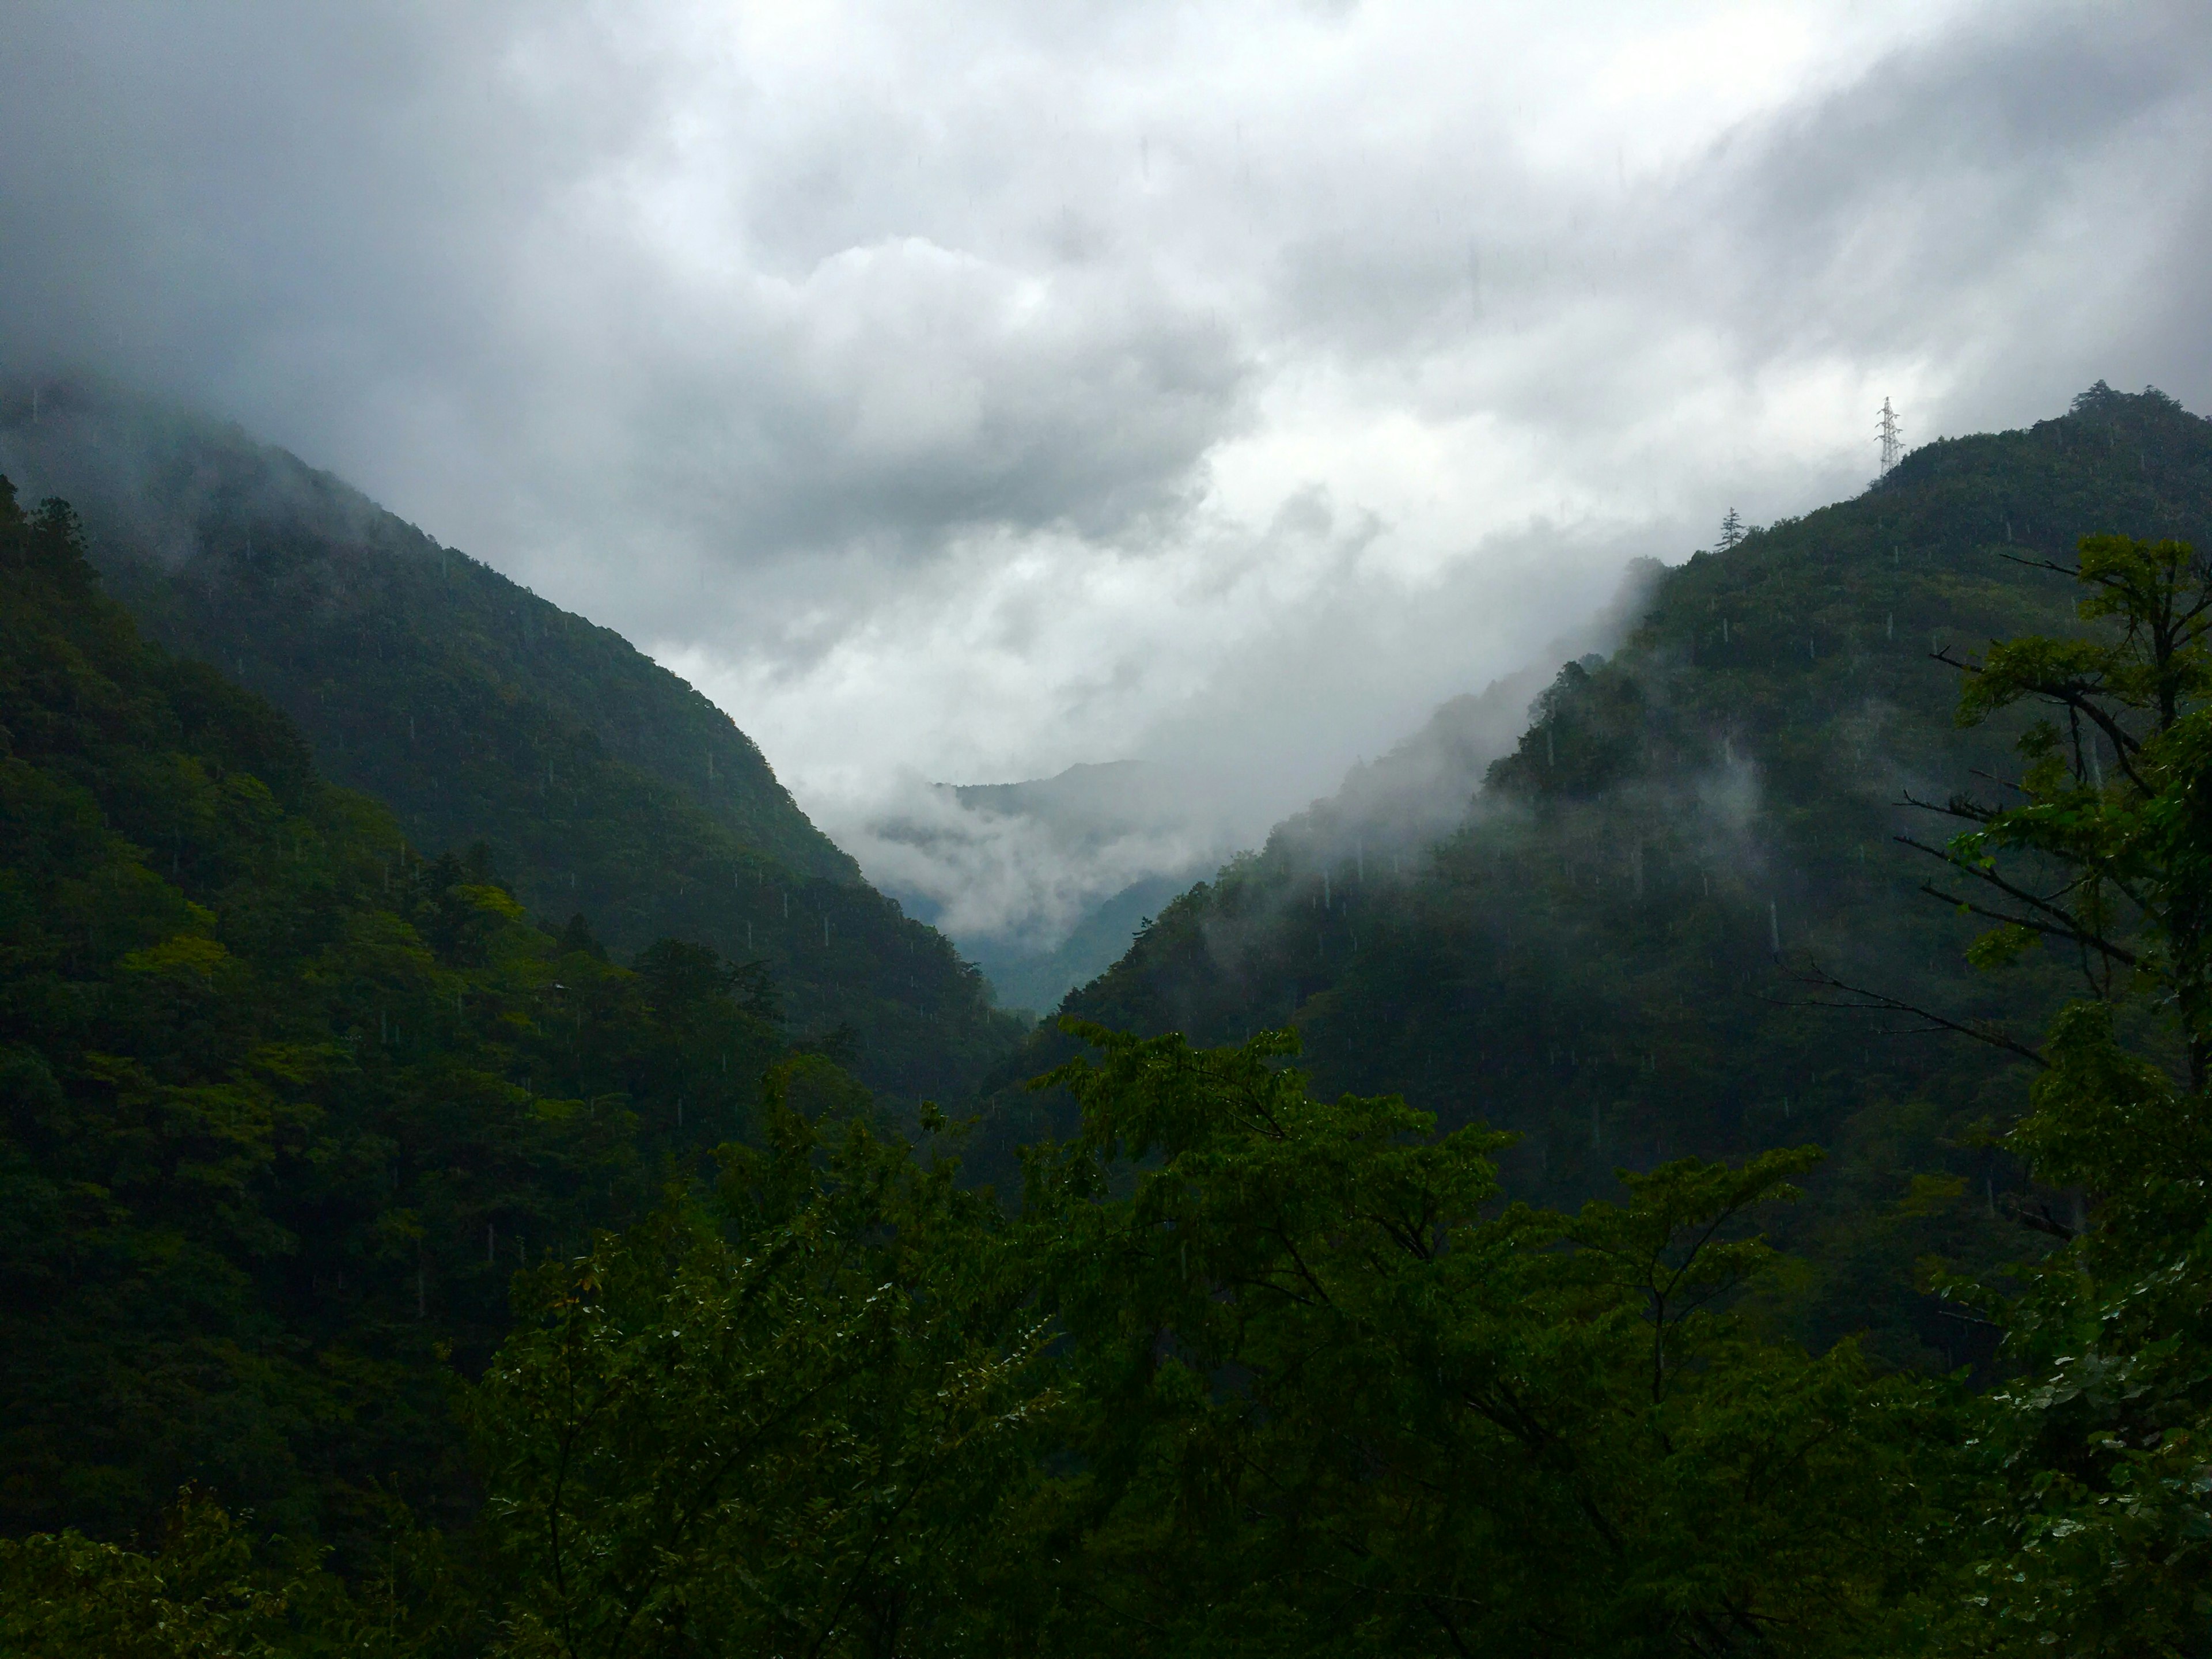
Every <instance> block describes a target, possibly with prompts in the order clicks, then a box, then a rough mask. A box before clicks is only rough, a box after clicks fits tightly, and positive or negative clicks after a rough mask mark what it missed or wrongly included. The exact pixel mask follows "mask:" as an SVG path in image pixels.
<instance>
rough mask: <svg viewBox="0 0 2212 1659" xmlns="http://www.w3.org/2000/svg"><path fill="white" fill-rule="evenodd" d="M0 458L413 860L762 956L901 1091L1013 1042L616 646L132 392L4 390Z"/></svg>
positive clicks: (122, 595)
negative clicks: (469, 859) (16, 393)
mask: <svg viewBox="0 0 2212 1659" xmlns="http://www.w3.org/2000/svg"><path fill="white" fill-rule="evenodd" d="M0 468H4V469H5V470H7V471H9V472H10V475H11V476H13V477H15V478H16V479H17V481H18V483H19V485H20V486H21V488H22V489H23V490H24V492H25V495H26V497H27V498H29V497H32V496H35V495H47V494H53V495H61V496H64V497H65V498H67V499H69V500H70V502H71V503H72V505H73V506H75V507H76V508H77V510H78V512H79V513H80V515H81V517H82V521H83V525H84V530H85V538H86V544H87V547H88V551H89V555H90V556H91V558H92V559H93V561H94V564H95V565H97V566H98V567H99V568H100V570H101V572H102V574H103V575H104V576H105V578H106V581H107V584H108V586H109V589H110V591H111V592H113V593H114V594H115V596H116V597H117V598H118V599H121V600H122V601H123V602H124V603H125V605H128V606H129V607H130V608H131V611H133V612H134V614H135V615H136V616H137V618H138V620H139V623H140V625H141V626H142V627H143V629H145V630H146V632H147V634H148V635H149V636H150V637H151V638H153V639H155V640H156V641H160V642H161V644H162V645H164V646H165V647H167V648H169V649H170V650H172V651H173V652H175V653H178V654H179V655H183V656H189V657H194V658H197V659H202V660H204V661H206V662H209V663H210V664H212V665H215V666H216V667H217V668H218V669H220V670H221V671H222V672H223V673H224V674H225V675H227V676H228V677H230V678H233V679H234V680H235V681H237V682H238V683H239V684H241V685H244V686H246V687H247V688H249V689H251V690H254V691H256V692H258V693H260V694H261V695H263V696H266V697H268V698H269V699H270V701H271V702H274V703H276V705H277V706H278V707H279V708H283V710H284V711H285V713H286V714H289V716H290V717H291V718H292V720H294V721H295V722H296V724H297V726H299V728H300V730H301V732H304V733H305V734H306V736H307V738H308V740H309V742H310V743H311V744H312V745H313V751H314V755H315V759H316V763H317V764H318V766H319V768H320V769H322V770H323V771H324V772H325V775H328V776H330V777H331V778H332V779H333V780H335V781H337V782H340V783H342V784H343V785H346V786H347V787H353V788H357V789H361V790H362V791H364V792H366V793H370V794H372V795H374V796H375V797H376V798H377V799H380V800H381V801H383V802H385V803H386V805H389V806H390V807H391V809H392V811H393V813H394V814H395V815H396V817H398V821H399V824H400V827H401V829H402V830H403V831H404V833H405V834H406V836H408V837H409V839H410V842H413V843H414V844H416V845H417V846H421V847H424V848H432V849H440V848H468V847H471V846H473V845H475V844H477V843H479V842H481V843H483V845H484V846H485V847H486V848H488V849H489V854H490V856H491V859H492V860H493V863H494V865H495V867H496V868H497V869H498V870H499V871H500V872H501V874H502V877H503V878H504V879H505V880H507V882H508V883H509V884H511V885H512V887H513V890H514V892H515V894H516V895H517V896H518V897H520V899H521V900H522V902H524V903H525V905H526V906H527V907H528V908H529V909H530V910H531V911H532V912H533V913H535V914H536V915H538V916H539V917H541V918H543V919H544V920H546V921H549V922H550V924H551V925H553V926H556V927H558V926H560V925H561V924H562V923H563V922H564V921H566V919H567V918H568V916H570V915H575V914H581V915H584V916H586V918H587V919H588V921H589V922H590V925H591V927H592V929H593V930H594V932H595V933H597V934H598V935H599V937H601V938H603V939H605V940H606V941H607V942H608V944H609V945H611V946H613V947H614V948H616V949H617V951H634V950H636V949H638V948H641V947H642V946H643V945H647V944H648V943H650V942H651V941H653V940H654V939H659V938H663V937H677V938H684V939H696V940H699V941H701V942H703V943H707V944H709V945H713V946H714V947H715V948H716V949H718V950H720V951H723V952H725V953H726V954H728V955H730V956H732V957H735V958H737V959H738V960H758V961H761V962H763V963H767V964H768V965H769V967H770V969H772V971H773V972H774V974H775V978H776V980H777V982H778V984H779V986H780V987H781V992H782V995H783V999H784V1005H785V1007H786V1009H787V1012H788V1013H789V1014H790V1016H791V1018H792V1019H793V1022H794V1024H796V1025H797V1026H798V1027H799V1028H800V1029H802V1030H810V1031H813V1032H815V1033H817V1034H825V1033H829V1032H832V1031H836V1030H840V1029H842V1030H844V1031H845V1032H846V1033H848V1036H846V1037H844V1038H843V1039H842V1041H844V1042H847V1043H848V1044H852V1045H856V1047H854V1064H855V1065H856V1066H858V1068H859V1069H860V1071H861V1072H862V1073H865V1074H866V1077H867V1078H868V1079H869V1081H870V1082H871V1083H872V1084H873V1085H876V1086H878V1087H880V1088H883V1089H884V1090H887V1091H891V1092H893V1093H895V1094H898V1095H901V1096H904V1097H909V1098H918V1097H921V1096H923V1095H927V1094H955V1093H958V1092H961V1091H963V1090H965V1089H967V1088H969V1087H972V1085H973V1083H974V1080H975V1078H976V1077H977V1076H978V1075H979V1074H980V1073H981V1069H982V1068H983V1067H984V1066H987V1064H989V1063H990V1061H991V1060H994V1059H995V1058H997V1057H999V1056H1000V1055H1001V1054H1004V1052H1005V1051H1006V1046H1007V1045H1008V1043H1009V1042H1011V1041H1012V1039H1013V1037H1014V1036H1015V1035H1016V1034H1017V1032H1018V1025H1017V1024H1014V1023H1013V1022H1012V1021H1010V1020H1009V1019H1007V1018H1006V1017H1004V1016H1000V1015H998V1014H996V1013H994V1012H993V1011H992V1009H991V1007H990V999H989V992H988V988H987V985H986V984H985V983H984V981H982V980H981V977H980V975H977V974H976V973H975V970H974V969H972V968H970V967H969V965H967V964H966V963H963V962H961V961H960V959H959V958H958V957H957V953H956V952H955V951H953V950H952V948H951V945H949V943H948V942H947V941H945V939H943V938H942V937H941V936H939V934H938V933H935V932H934V931H933V929H931V928H928V927H925V926H923V925H921V923H919V922H916V921H912V920H910V919H908V918H907V917H906V916H904V915H902V914H901V913H900V911H899V908H898V907H897V906H896V904H894V903H893V902H890V900H888V899H886V898H884V896H882V895H881V894H879V893H878V892H876V891H875V890H872V888H870V887H869V886H868V885H867V884H866V883H865V882H863V881H862V880H861V878H860V872H859V869H858V867H857V866H855V865H854V863H853V861H852V860H851V859H849V858H848V857H847V856H846V855H845V854H843V853H842V852H841V851H839V850H838V848H836V846H835V845H834V844H833V843H832V842H830V841H829V839H828V838H827V837H826V836H823V835H822V834H821V832H820V831H819V830H817V829H815V828H814V826H813V825H812V824H811V823H809V822H808V820H807V818H806V817H805V814H804V813H803V812H801V811H799V807H798V806H797V805H795V804H794V803H793V800H792V799H791V798H790V795H789V794H788V793H787V792H786V791H785V789H784V788H783V787H782V785H781V783H779V782H778V781H776V778H775V774H774V773H773V771H772V770H771V769H769V765H768V763H767V762H766V761H765V760H764V759H763V757H762V756H761V754H760V751H759V750H757V748H756V747H755V746H754V745H753V744H752V743H751V741H750V739H749V738H746V737H745V735H744V732H741V731H739V730H738V727H737V726H735V725H734V724H733V723H732V721H731V720H730V719H729V717H728V716H727V715H726V714H723V713H722V712H721V711H720V709H718V708H715V707H714V705H713V704H712V703H710V702H708V700H707V699H706V698H705V697H704V696H702V695H700V693H699V692H697V691H696V690H694V689H693V688H691V687H690V686H689V685H687V684H684V682H683V681H682V680H680V679H678V678H677V677H676V676H674V675H672V674H671V673H669V672H668V671H666V670H665V669H663V668H661V667H660V666H659V665H657V664H655V663H653V661H651V660H650V659H647V657H645V656H644V655H642V654H641V653H639V652H638V651H636V650H635V649H634V648H633V647H630V646H629V644H628V643H627V642H626V641H623V639H622V638H621V637H620V636H619V635H616V634H614V633H612V632H611V630H609V629H604V628H599V627H597V626H594V625H593V624H592V623H589V622H587V621H586V620H585V619H583V618H582V617H576V616H573V615H570V614H569V613H568V612H565V611H561V610H560V609H558V608H557V607H556V606H555V605H551V604H550V603H548V602H547V601H545V600H544V599H539V598H538V596H537V595H535V594H533V593H532V592H529V591H527V590H526V589H525V588H522V587H520V586H517V585H516V584H515V583H513V582H512V581H510V580H507V578H506V577H504V576H501V574H498V573H497V572H496V571H495V570H492V569H491V568H489V567H488V566H485V565H483V564H481V563H479V562H477V561H476V560H474V559H471V558H470V557H468V556H466V555H465V554H462V553H460V552H459V551H458V550H454V549H452V548H447V547H442V546H441V545H440V544H438V543H437V542H436V541H435V540H434V539H432V538H430V537H428V536H426V535H424V534H423V533H422V532H420V531H418V530H416V528H415V527H414V526H410V525H408V524H405V523H404V522H403V521H401V520H398V518H396V517H394V516H393V515H392V514H391V513H386V512H385V511H384V510H382V509H381V508H380V507H377V506H376V505H375V504H374V502H372V501H369V500H368V498H367V497H365V496H363V495H361V494H360V493H359V492H358V491H356V490H354V489H350V488H349V487H348V486H346V485H345V484H343V483H341V482H340V481H338V480H337V479H336V478H333V477H331V476H329V475H328V474H325V473H320V472H317V471H313V469H311V468H308V467H307V466H306V465H302V464H301V462H300V461H298V460H297V459H295V458H294V457H292V456H290V455H289V454H286V453H283V452H282V451H279V450H275V449H271V448H269V447H265V446H262V445H259V444H256V443H254V442H252V441H250V440H249V439H248V438H246V436H245V435H243V434H241V433H240V432H238V431H237V430H236V429H235V428H224V427H221V426H218V425H216V424H215V423H213V422H208V421H206V420H204V419H201V418H199V417H197V416H191V415H189V414H185V413H181V412H179V411H174V410H162V409H158V408H155V407H152V406H149V405H147V404H141V403H137V402H134V401H131V400H129V399H126V398H122V397H121V396H119V395H118V394H113V393H107V392H82V391H80V392H67V391H63V392H56V391H55V390H54V389H52V388H47V389H46V391H45V392H44V395H43V396H42V398H41V400H40V409H39V410H38V419H37V420H35V421H33V419H32V418H31V407H30V404H29V402H28V400H27V398H12V399H9V400H8V401H7V402H6V404H5V406H4V413H0Z"/></svg>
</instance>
